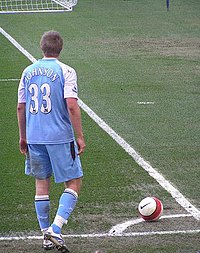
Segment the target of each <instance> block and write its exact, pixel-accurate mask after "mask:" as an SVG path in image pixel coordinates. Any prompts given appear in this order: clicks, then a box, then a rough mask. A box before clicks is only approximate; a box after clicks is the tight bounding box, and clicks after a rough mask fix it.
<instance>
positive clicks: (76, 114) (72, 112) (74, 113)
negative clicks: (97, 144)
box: [66, 98, 85, 155]
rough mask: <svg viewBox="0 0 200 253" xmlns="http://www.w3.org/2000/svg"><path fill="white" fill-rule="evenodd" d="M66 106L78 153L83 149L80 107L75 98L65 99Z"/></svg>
mask: <svg viewBox="0 0 200 253" xmlns="http://www.w3.org/2000/svg"><path fill="white" fill-rule="evenodd" d="M66 103H67V108H68V112H69V116H70V120H71V122H72V125H73V128H74V131H75V135H76V141H77V145H78V150H79V153H78V154H79V155H80V154H81V153H83V151H84V149H85V140H84V136H83V130H82V122H81V111H80V107H79V105H78V102H77V98H67V99H66Z"/></svg>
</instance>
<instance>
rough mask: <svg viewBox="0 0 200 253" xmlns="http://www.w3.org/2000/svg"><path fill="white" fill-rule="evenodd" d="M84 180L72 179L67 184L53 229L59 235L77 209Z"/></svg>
mask: <svg viewBox="0 0 200 253" xmlns="http://www.w3.org/2000/svg"><path fill="white" fill-rule="evenodd" d="M81 183H82V179H81V178H77V179H72V180H70V181H68V182H65V190H64V192H63V193H62V195H61V197H60V200H59V207H58V210H57V213H56V216H55V219H54V222H53V224H52V225H51V227H52V228H53V231H54V232H55V233H57V234H60V233H61V229H62V226H63V225H64V224H66V223H67V220H68V218H69V216H70V215H71V213H72V212H73V210H74V209H75V206H76V203H77V200H78V194H79V193H80V189H81Z"/></svg>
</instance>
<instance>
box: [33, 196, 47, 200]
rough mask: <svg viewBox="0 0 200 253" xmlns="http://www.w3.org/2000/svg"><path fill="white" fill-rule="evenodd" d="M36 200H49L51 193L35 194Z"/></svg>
mask: <svg viewBox="0 0 200 253" xmlns="http://www.w3.org/2000/svg"><path fill="white" fill-rule="evenodd" d="M35 200H49V195H35Z"/></svg>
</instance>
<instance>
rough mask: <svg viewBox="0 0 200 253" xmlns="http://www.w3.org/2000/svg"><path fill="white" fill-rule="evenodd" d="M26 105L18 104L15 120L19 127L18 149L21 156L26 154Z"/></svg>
mask: <svg viewBox="0 0 200 253" xmlns="http://www.w3.org/2000/svg"><path fill="white" fill-rule="evenodd" d="M25 113H26V104H25V103H18V105H17V119H18V127H19V148H20V152H21V153H22V154H26V153H27V142H26V115H25Z"/></svg>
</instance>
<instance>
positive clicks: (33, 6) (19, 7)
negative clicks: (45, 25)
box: [0, 0, 78, 14]
mask: <svg viewBox="0 0 200 253" xmlns="http://www.w3.org/2000/svg"><path fill="white" fill-rule="evenodd" d="M77 2H78V0H0V14H9V13H10V14H12V13H34V12H64V11H72V10H73V7H74V6H75V5H76V4H77Z"/></svg>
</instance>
